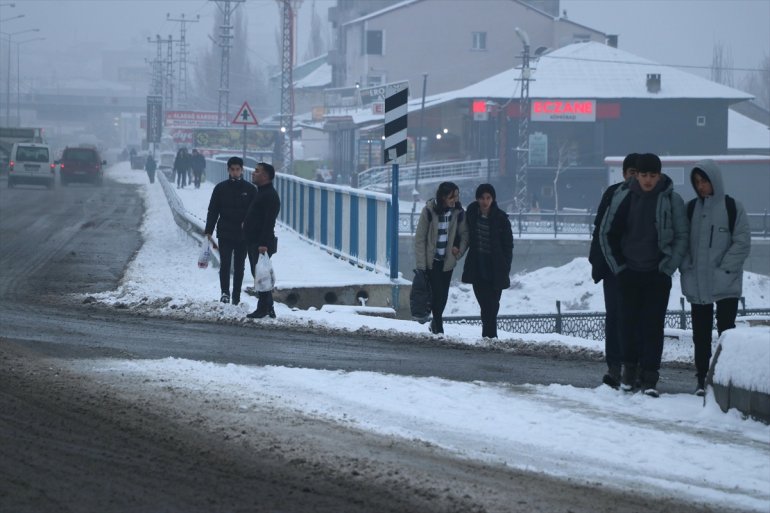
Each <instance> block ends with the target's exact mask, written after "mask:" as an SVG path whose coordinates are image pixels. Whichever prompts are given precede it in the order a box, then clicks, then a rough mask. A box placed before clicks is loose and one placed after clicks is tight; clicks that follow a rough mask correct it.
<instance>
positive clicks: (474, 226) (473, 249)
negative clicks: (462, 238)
mask: <svg viewBox="0 0 770 513" xmlns="http://www.w3.org/2000/svg"><path fill="white" fill-rule="evenodd" d="M496 196H497V195H496V193H495V188H494V187H492V185H490V184H488V183H483V184H481V185H479V186H478V187H477V188H476V201H474V202H473V203H471V204H470V205H468V209H467V210H466V213H465V221H466V223H467V225H468V256H467V257H466V258H465V265H464V267H463V275H462V281H463V282H464V283H471V284H473V293H474V295H475V296H476V300H477V301H478V302H479V307H480V309H481V336H482V337H486V338H497V313H498V312H499V310H500V296H501V295H502V293H503V290H505V289H507V288H508V287H510V286H511V278H510V274H511V262H512V260H513V231H512V230H511V222H510V221H509V220H508V215H507V214H506V213H505V212H504V211H503V210H502V209H500V207H498V206H497V202H496V201H495V200H496Z"/></svg>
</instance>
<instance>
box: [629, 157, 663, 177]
mask: <svg viewBox="0 0 770 513" xmlns="http://www.w3.org/2000/svg"><path fill="white" fill-rule="evenodd" d="M662 169H663V164H661V162H660V157H658V156H657V155H655V154H654V153H642V154H641V155H639V156H638V157H637V158H636V171H637V172H639V173H660V172H661V170H662Z"/></svg>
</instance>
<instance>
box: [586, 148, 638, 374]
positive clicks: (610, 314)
mask: <svg viewBox="0 0 770 513" xmlns="http://www.w3.org/2000/svg"><path fill="white" fill-rule="evenodd" d="M638 156H639V154H638V153H629V154H628V155H626V158H625V159H623V181H622V182H618V183H616V184H612V185H610V186H609V187H607V190H606V191H604V194H602V199H601V200H600V201H599V206H598V207H597V209H596V218H595V219H594V231H593V235H592V238H591V249H590V252H589V255H588V261H589V262H590V264H591V277H592V278H593V280H594V283H599V282H600V281H601V282H602V290H603V291H604V311H605V315H604V360H605V362H606V363H607V372H606V373H605V374H604V376H603V377H602V382H603V383H604V384H605V385H609V386H611V387H612V388H619V387H620V371H621V367H622V364H623V358H622V354H623V353H622V345H621V343H620V340H621V334H620V288H619V285H618V280H617V278H616V277H615V275H614V274H612V271H610V268H609V266H608V265H607V260H606V259H605V257H604V254H603V253H602V250H601V245H600V243H599V238H600V237H599V228H600V227H601V224H602V220H603V219H604V214H605V213H606V212H607V208H608V207H609V206H610V201H611V200H612V197H613V196H614V195H615V193H616V192H617V191H618V189H619V188H620V186H621V185H623V184H624V183H626V184H627V183H628V180H635V179H636V158H637V157H638Z"/></svg>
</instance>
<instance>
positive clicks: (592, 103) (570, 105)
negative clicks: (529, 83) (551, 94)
mask: <svg viewBox="0 0 770 513" xmlns="http://www.w3.org/2000/svg"><path fill="white" fill-rule="evenodd" d="M530 119H531V120H532V121H584V122H591V121H596V100H532V111H531V116H530Z"/></svg>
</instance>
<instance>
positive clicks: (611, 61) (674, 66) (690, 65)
mask: <svg viewBox="0 0 770 513" xmlns="http://www.w3.org/2000/svg"><path fill="white" fill-rule="evenodd" d="M539 58H540V59H546V58H547V59H558V60H565V61H586V62H605V63H610V64H634V65H636V66H658V67H659V66H666V67H670V68H690V69H711V68H712V66H697V65H694V64H664V63H661V62H639V61H621V60H607V59H591V58H588V57H567V56H564V57H562V56H558V55H549V54H544V55H541V56H540V57H539ZM719 69H723V70H726V71H759V72H765V71H767V70H764V69H761V68H733V67H730V68H727V67H720V68H719Z"/></svg>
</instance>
